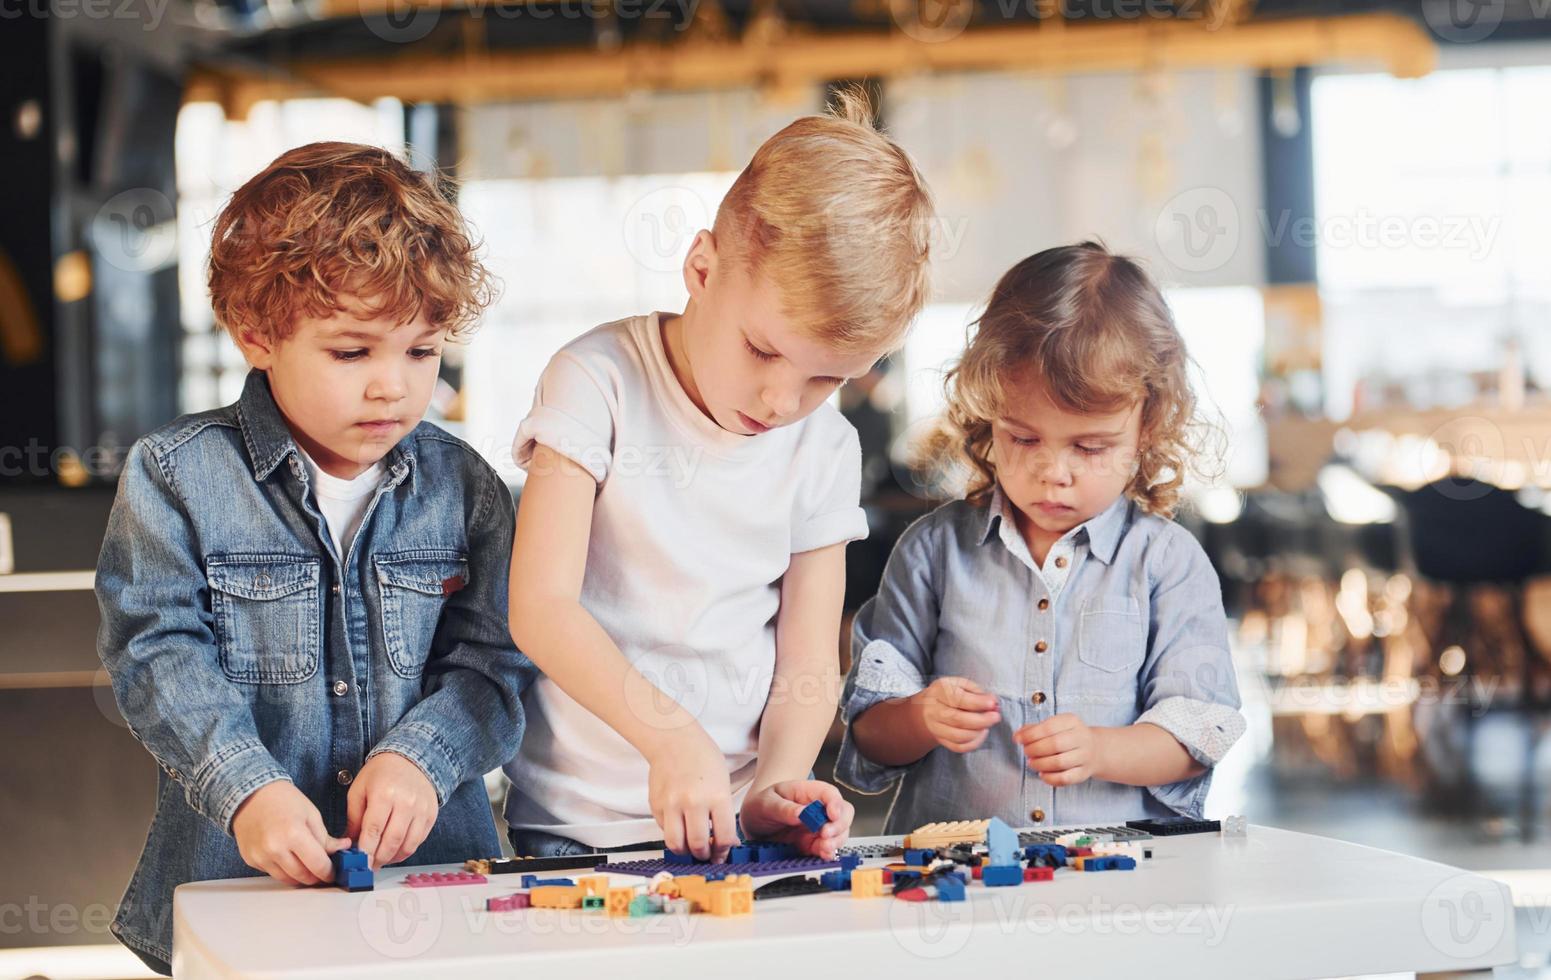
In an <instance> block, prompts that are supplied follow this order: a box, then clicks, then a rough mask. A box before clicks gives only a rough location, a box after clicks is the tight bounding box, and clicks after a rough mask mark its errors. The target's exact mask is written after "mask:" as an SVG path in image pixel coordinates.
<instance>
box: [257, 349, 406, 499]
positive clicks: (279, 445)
mask: <svg viewBox="0 0 1551 980" xmlns="http://www.w3.org/2000/svg"><path fill="white" fill-rule="evenodd" d="M237 425H238V427H239V428H240V429H241V430H242V441H243V443H244V444H245V445H246V446H247V447H248V459H249V461H250V462H252V464H253V478H254V479H255V480H257V481H259V482H260V483H262V482H264V481H265V480H267V479H269V475H270V474H271V473H273V472H274V471H275V468H276V467H278V466H279V465H280V464H281V462H283V461H284V460H285V459H286V458H287V457H289V458H290V460H291V468H292V470H293V471H298V472H304V470H303V464H302V459H301V454H300V452H298V451H297V448H296V440H295V439H293V438H292V437H291V430H290V429H289V428H287V427H286V424H285V418H284V417H283V416H282V415H281V414H280V406H278V405H276V404H275V396H274V395H273V394H272V393H271V392H270V390H269V375H267V374H265V373H264V372H263V371H259V370H252V371H249V372H248V379H247V381H246V382H244V383H243V386H242V397H241V398H239V399H237ZM412 436H413V433H411V435H409V436H405V437H404V438H403V439H401V440H399V443H398V445H396V446H394V447H393V448H392V449H391V450H389V451H388V455H387V457H386V460H387V469H388V482H389V483H390V485H392V486H397V485H398V484H400V483H402V482H403V481H404V478H405V477H406V476H407V477H409V489H410V492H411V493H413V492H414V489H415V479H416V476H415V474H416V469H417V464H416V463H415V453H414V450H412V449H411V448H410V439H411V438H412Z"/></svg>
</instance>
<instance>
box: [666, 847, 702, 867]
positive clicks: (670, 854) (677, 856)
mask: <svg viewBox="0 0 1551 980" xmlns="http://www.w3.org/2000/svg"><path fill="white" fill-rule="evenodd" d="M662 863H663V864H699V863H700V859H699V858H697V857H695V856H694V855H693V854H682V853H680V852H678V851H668V850H665V851H663V852H662Z"/></svg>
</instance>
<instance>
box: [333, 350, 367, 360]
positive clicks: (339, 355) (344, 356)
mask: <svg viewBox="0 0 1551 980" xmlns="http://www.w3.org/2000/svg"><path fill="white" fill-rule="evenodd" d="M329 353H330V354H333V355H334V360H336V361H359V360H360V359H361V358H363V357H365V356H366V349H365V348H361V349H359V350H334V351H329Z"/></svg>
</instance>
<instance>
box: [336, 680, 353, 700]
mask: <svg viewBox="0 0 1551 980" xmlns="http://www.w3.org/2000/svg"><path fill="white" fill-rule="evenodd" d="M333 690H334V696H335V697H336V698H342V697H344V696H345V695H346V694H349V693H350V685H349V684H347V683H345V682H344V681H335V682H334V688H333Z"/></svg>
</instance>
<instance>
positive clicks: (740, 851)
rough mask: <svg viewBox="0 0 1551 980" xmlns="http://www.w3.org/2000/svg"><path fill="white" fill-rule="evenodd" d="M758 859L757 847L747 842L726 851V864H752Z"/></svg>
mask: <svg viewBox="0 0 1551 980" xmlns="http://www.w3.org/2000/svg"><path fill="white" fill-rule="evenodd" d="M758 860H759V849H758V848H754V847H750V846H749V845H747V844H739V845H738V846H737V847H734V848H733V849H732V850H730V851H728V852H727V863H728V864H753V863H754V862H755V861H758Z"/></svg>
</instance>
